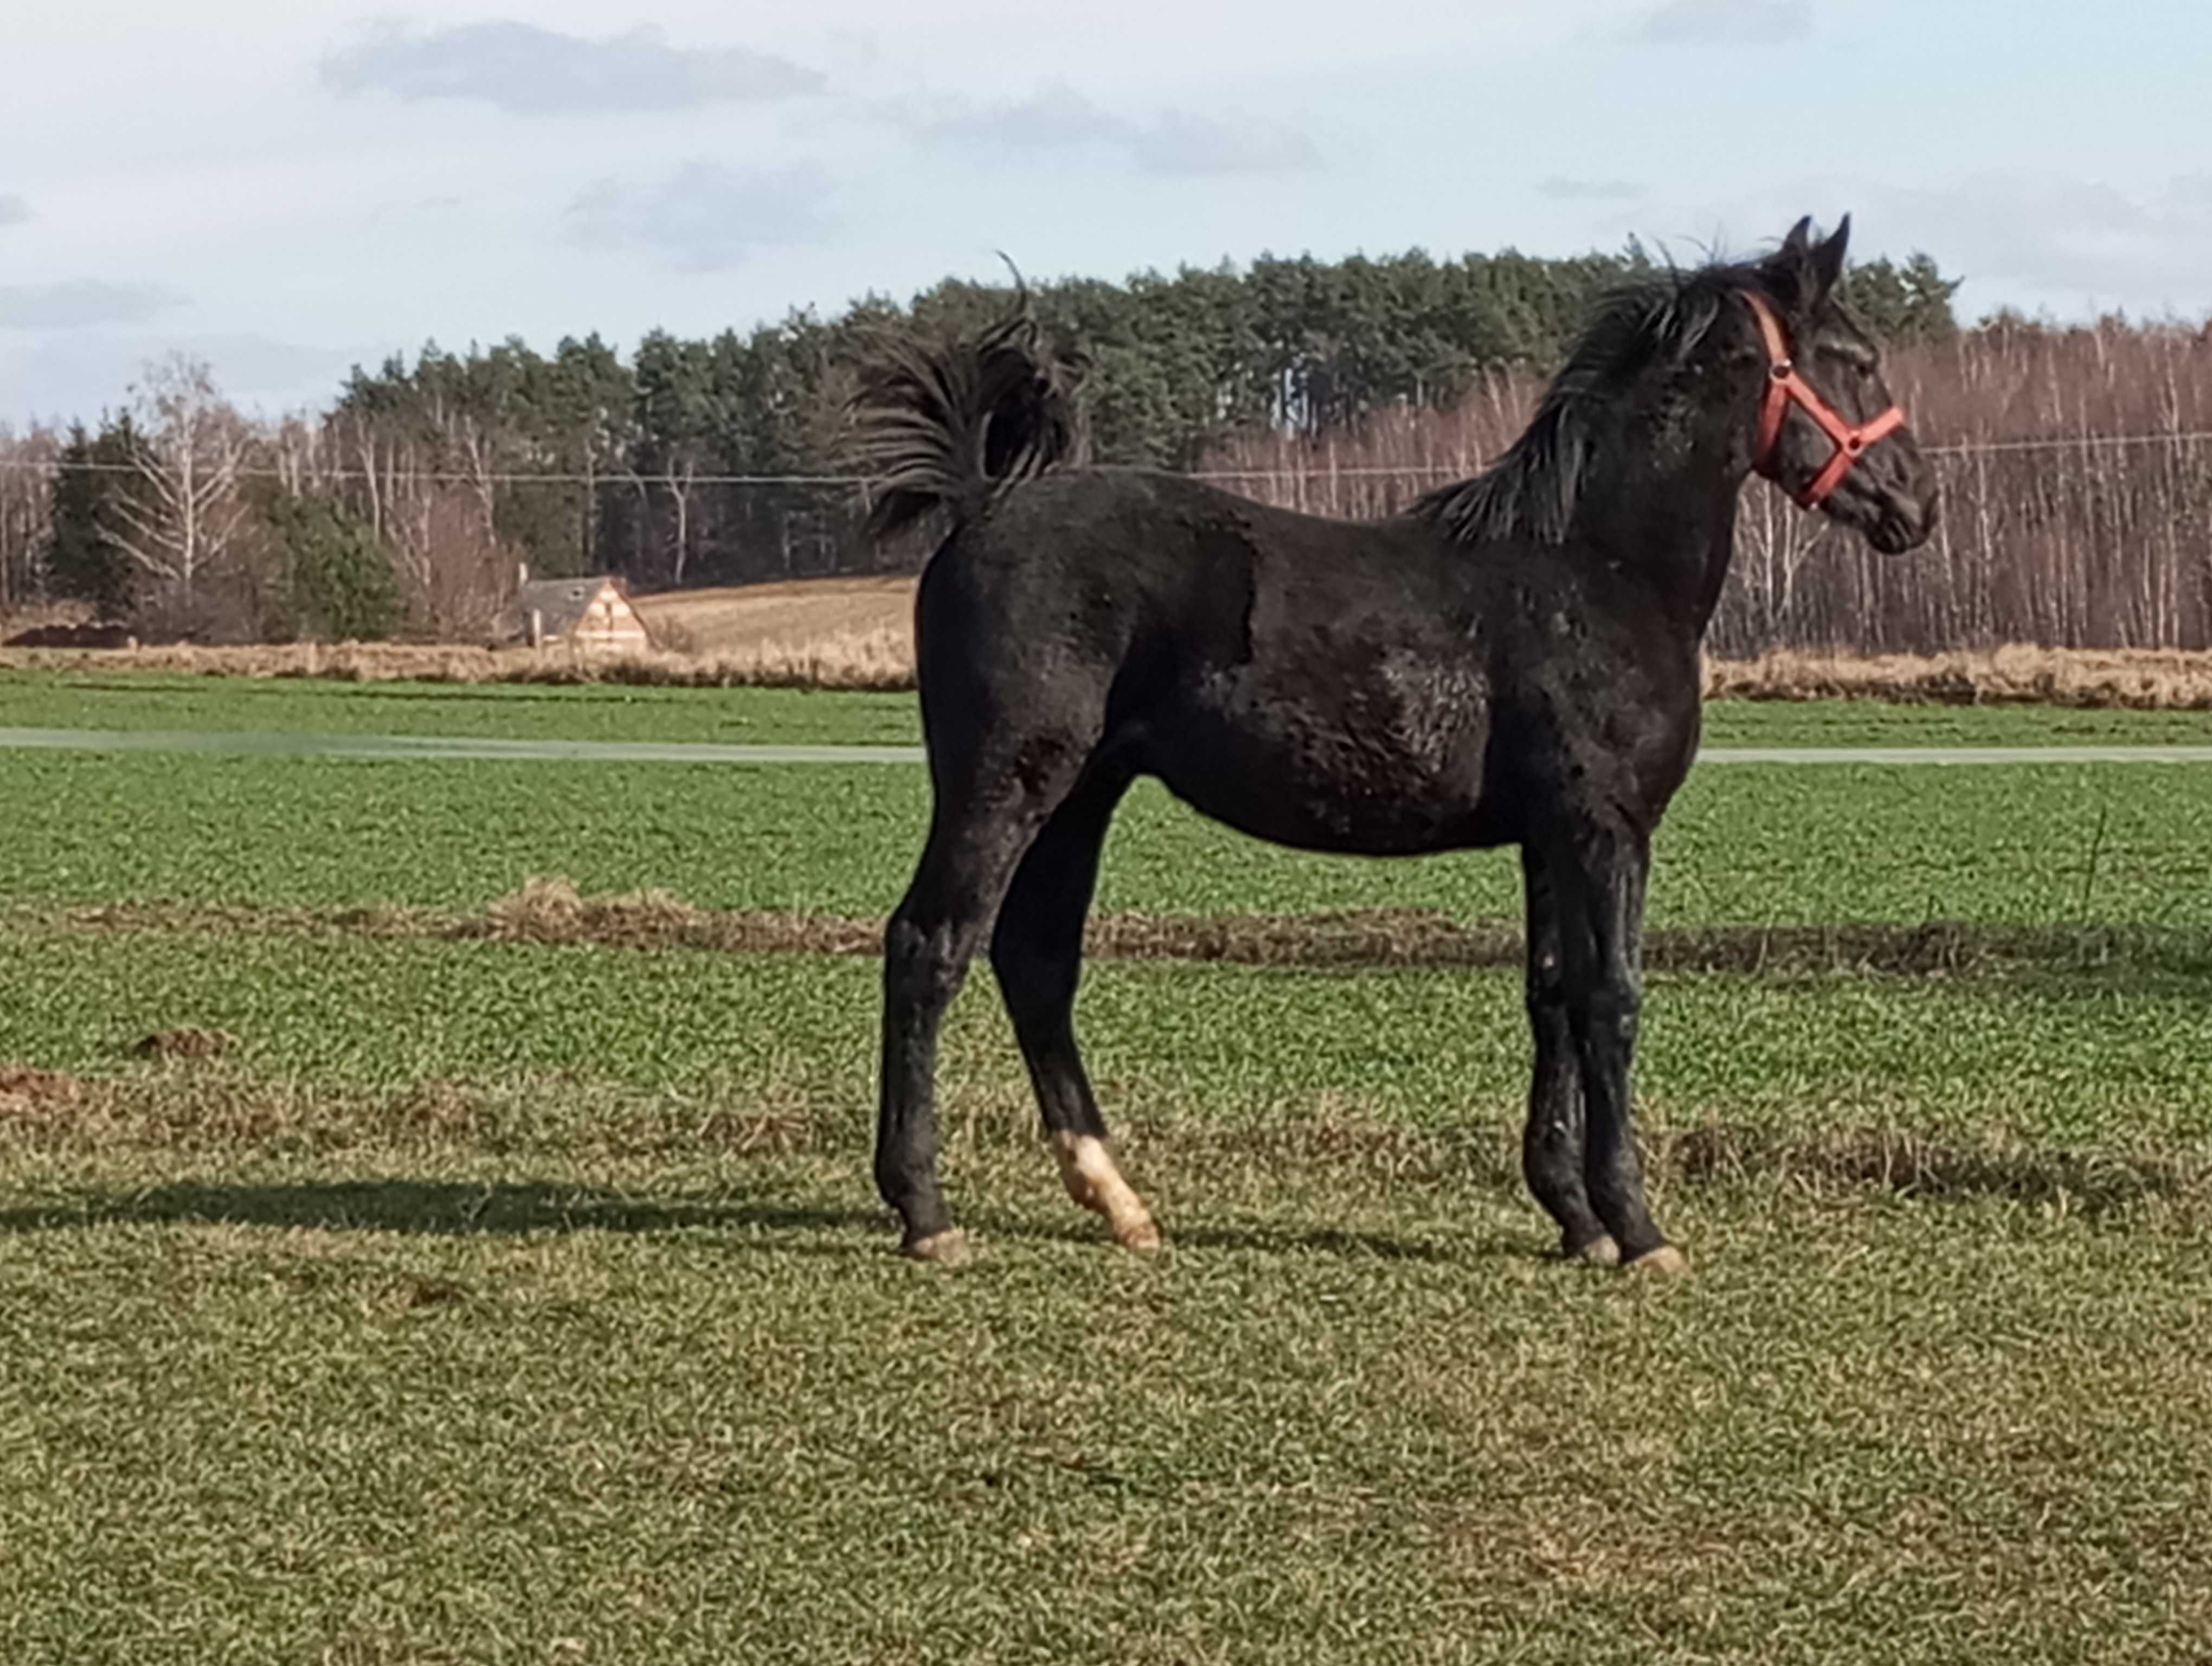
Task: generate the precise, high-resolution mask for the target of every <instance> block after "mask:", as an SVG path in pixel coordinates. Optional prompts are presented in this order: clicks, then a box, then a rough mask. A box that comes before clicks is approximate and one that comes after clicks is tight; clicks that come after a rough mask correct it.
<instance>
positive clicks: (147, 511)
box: [114, 353, 252, 613]
mask: <svg viewBox="0 0 2212 1666" xmlns="http://www.w3.org/2000/svg"><path fill="white" fill-rule="evenodd" d="M143 375H144V380H143V381H141V382H140V383H139V384H138V386H136V387H135V388H133V389H132V390H131V392H132V394H133V396H134V397H133V408H134V410H135V411H136V412H137V417H138V423H139V434H140V439H141V443H140V445H139V447H138V448H137V456H136V460H137V471H138V477H137V487H138V489H137V490H134V491H131V492H128V493H123V494H118V496H117V498H116V499H115V503H114V511H115V516H116V519H117V520H118V522H119V523H120V524H119V525H118V526H116V527H115V529H114V531H115V537H116V542H117V543H118V544H120V545H121V546H122V548H123V550H124V552H125V554H127V555H128V556H130V557H131V560H132V561H133V562H136V563H137V566H138V568H139V569H140V570H141V571H142V572H143V573H145V574H146V575H148V576H149V578H151V579H153V580H155V581H156V582H157V583H158V584H160V585H161V586H162V587H165V588H167V590H168V591H169V592H170V596H171V599H173V602H174V603H175V604H176V605H178V606H179V608H180V610H181V611H184V612H186V613H189V612H190V611H191V606H192V593H193V590H194V587H195V586H196V585H197V583H198V582H199V581H200V579H201V577H202V575H204V573H205V572H206V570H207V569H209V568H210V566H212V565H213V564H214V563H216V562H218V561H220V560H222V556H223V555H224V553H225V552H226V550H228V547H229V545H230V542H231V539H232V538H234V536H235V535H236V533H237V532H238V529H239V526H240V522H242V521H243V520H245V518H246V502H245V500H244V498H243V497H242V496H240V492H239V489H238V483H239V471H240V469H241V468H243V467H244V465H245V463H246V455H247V451H248V447H249V446H250V444H251V441H252V431H251V430H250V429H248V428H247V426H246V422H245V419H244V418H242V417H240V415H239V414H238V412H237V411H236V410H234V409H233V408H232V407H231V406H230V405H229V404H228V403H227V402H226V401H225V400H224V399H223V398H222V395H221V394H220V393H219V392H216V386H215V378H214V376H213V374H211V373H210V371H209V369H208V367H207V366H206V365H205V364H204V363H203V362H200V361H198V360H197V359H191V358H187V357H186V356H184V355H183V354H181V353H177V354H172V355H170V356H168V357H167V358H165V359H161V360H159V361H157V362H155V363H152V364H149V365H148V366H147V367H146V368H145V371H144V373H143Z"/></svg>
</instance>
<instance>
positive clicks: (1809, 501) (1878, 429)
mask: <svg viewBox="0 0 2212 1666" xmlns="http://www.w3.org/2000/svg"><path fill="white" fill-rule="evenodd" d="M1742 293H1743V298H1744V299H1745V300H1746V301H1748V302H1750V303H1751V315H1752V317H1753V318H1754V319H1758V320H1759V337H1760V339H1761V340H1763V341H1764V342H1765V344H1766V358H1767V371H1766V390H1765V392H1764V393H1762V394H1761V395H1760V396H1759V443H1758V445H1757V447H1755V448H1754V449H1753V452H1752V454H1751V466H1752V467H1753V469H1754V470H1756V471H1758V472H1759V473H1760V474H1763V475H1765V477H1767V478H1768V479H1769V480H1771V481H1773V482H1774V483H1775V484H1777V485H1781V484H1782V479H1781V477H1780V476H1779V475H1778V474H1777V473H1776V472H1775V469H1776V465H1778V462H1779V461H1780V458H1779V456H1778V453H1779V452H1780V450H1781V447H1782V424H1783V422H1784V419H1785V418H1787V417H1788V416H1789V415H1790V406H1791V405H1793V404H1794V405H1796V407H1797V408H1798V409H1799V410H1802V411H1803V412H1804V413H1805V414H1806V415H1807V416H1808V417H1811V418H1812V419H1813V420H1814V422H1816V423H1819V424H1820V431H1821V432H1822V433H1824V434H1826V435H1827V436H1828V439H1829V441H1830V443H1831V444H1832V445H1833V446H1834V447H1835V453H1834V454H1833V455H1832V456H1831V457H1830V458H1829V459H1828V465H1827V466H1826V468H1824V469H1822V470H1821V471H1820V473H1818V474H1816V475H1814V477H1813V478H1812V480H1811V482H1810V483H1808V484H1807V485H1806V486H1805V487H1804V489H1802V490H1800V491H1796V492H1792V493H1790V496H1793V497H1795V498H1796V500H1797V502H1798V505H1799V507H1800V508H1807V509H1811V508H1818V507H1819V506H1820V503H1821V502H1823V501H1824V500H1825V499H1826V497H1827V496H1828V494H1829V493H1830V492H1832V491H1833V490H1835V489H1836V488H1837V486H1838V484H1839V483H1841V482H1842V480H1843V477H1844V476H1845V475H1847V474H1849V473H1850V471H1851V465H1852V464H1854V463H1856V462H1857V461H1858V460H1859V459H1860V457H1861V456H1862V455H1863V454H1864V453H1865V452H1866V449H1867V447H1869V446H1871V445H1873V444H1874V443H1875V441H1877V440H1881V439H1883V438H1886V437H1887V435H1891V434H1893V433H1895V432H1896V431H1897V430H1898V429H1901V428H1903V427H1904V426H1905V411H1904V408H1903V407H1902V406H1899V405H1892V406H1890V408H1889V409H1888V410H1885V411H1883V412H1882V413H1881V416H1879V417H1875V418H1874V419H1873V420H1872V421H1870V422H1865V423H1856V424H1854V423H1847V422H1845V421H1844V419H1843V417H1841V416H1839V415H1838V413H1837V410H1836V408H1835V407H1834V406H1833V405H1832V404H1829V403H1828V402H1827V401H1826V399H1824V398H1821V397H1820V393H1819V392H1817V391H1816V390H1815V389H1814V386H1813V385H1812V383H1810V382H1808V381H1807V380H1805V379H1804V378H1803V377H1802V376H1801V375H1799V374H1797V367H1796V365H1795V364H1793V363H1791V362H1790V341H1789V338H1788V337H1786V336H1784V334H1783V332H1782V320H1781V319H1780V318H1779V317H1778V316H1777V315H1776V313H1775V311H1774V306H1773V303H1772V302H1771V301H1768V300H1767V298H1766V297H1765V295H1760V294H1759V292H1758V291H1757V290H1755V289H1746V290H1744V291H1743V292H1742ZM1784 490H1788V488H1787V487H1784Z"/></svg>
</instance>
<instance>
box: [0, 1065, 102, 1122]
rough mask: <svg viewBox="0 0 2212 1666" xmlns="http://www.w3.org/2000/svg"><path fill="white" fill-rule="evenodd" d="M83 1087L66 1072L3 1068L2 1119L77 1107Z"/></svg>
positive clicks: (0, 1084) (0, 1083) (0, 1074)
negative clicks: (78, 1097) (67, 1106)
mask: <svg viewBox="0 0 2212 1666" xmlns="http://www.w3.org/2000/svg"><path fill="white" fill-rule="evenodd" d="M82 1086H83V1085H82V1083H80V1082H79V1081H78V1080H77V1079H76V1077H74V1076H72V1075H70V1073H68V1072H67V1071H65V1070H39V1069H35V1068H33V1067H32V1066H30V1065H27V1064H0V1118H7V1117H17V1116H21V1117H29V1116H42V1115H44V1114H46V1112H49V1111H52V1110H59V1109H60V1108H61V1107H62V1106H64V1105H66V1104H73V1103H74V1102H75V1101H76V1097H77V1095H78V1094H79V1093H80V1092H81V1091H82Z"/></svg>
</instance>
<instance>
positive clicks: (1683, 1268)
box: [1620, 1243, 1690, 1278]
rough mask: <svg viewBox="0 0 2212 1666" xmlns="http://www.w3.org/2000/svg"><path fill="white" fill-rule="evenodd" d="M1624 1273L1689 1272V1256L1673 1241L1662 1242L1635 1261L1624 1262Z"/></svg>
mask: <svg viewBox="0 0 2212 1666" xmlns="http://www.w3.org/2000/svg"><path fill="white" fill-rule="evenodd" d="M1620 1270H1621V1271H1622V1272H1624V1273H1657V1274H1663V1275H1665V1276H1668V1277H1670V1278H1671V1277H1674V1276H1675V1275H1677V1274H1683V1273H1687V1272H1688V1271H1689V1270H1690V1262H1689V1257H1688V1256H1685V1255H1684V1254H1683V1253H1682V1252H1681V1251H1680V1249H1676V1248H1675V1247H1674V1245H1673V1244H1671V1243H1662V1244H1661V1245H1660V1246H1659V1247H1658V1248H1657V1249H1647V1250H1645V1251H1644V1253H1643V1254H1642V1255H1640V1256H1638V1257H1637V1258H1636V1259H1635V1260H1634V1261H1632V1262H1624V1263H1623V1264H1622V1266H1621V1269H1620Z"/></svg>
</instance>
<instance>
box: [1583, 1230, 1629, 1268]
mask: <svg viewBox="0 0 2212 1666" xmlns="http://www.w3.org/2000/svg"><path fill="white" fill-rule="evenodd" d="M1573 1258H1574V1259H1575V1260H1576V1261H1578V1262H1583V1263H1585V1264H1586V1265H1588V1266H1590V1267H1618V1266H1620V1245H1619V1244H1617V1243H1614V1242H1613V1240H1612V1239H1611V1238H1610V1237H1594V1238H1592V1239H1591V1240H1590V1241H1589V1243H1585V1244H1584V1245H1583V1247H1582V1248H1581V1249H1577V1250H1576V1251H1575V1253H1574V1257H1573Z"/></svg>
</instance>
